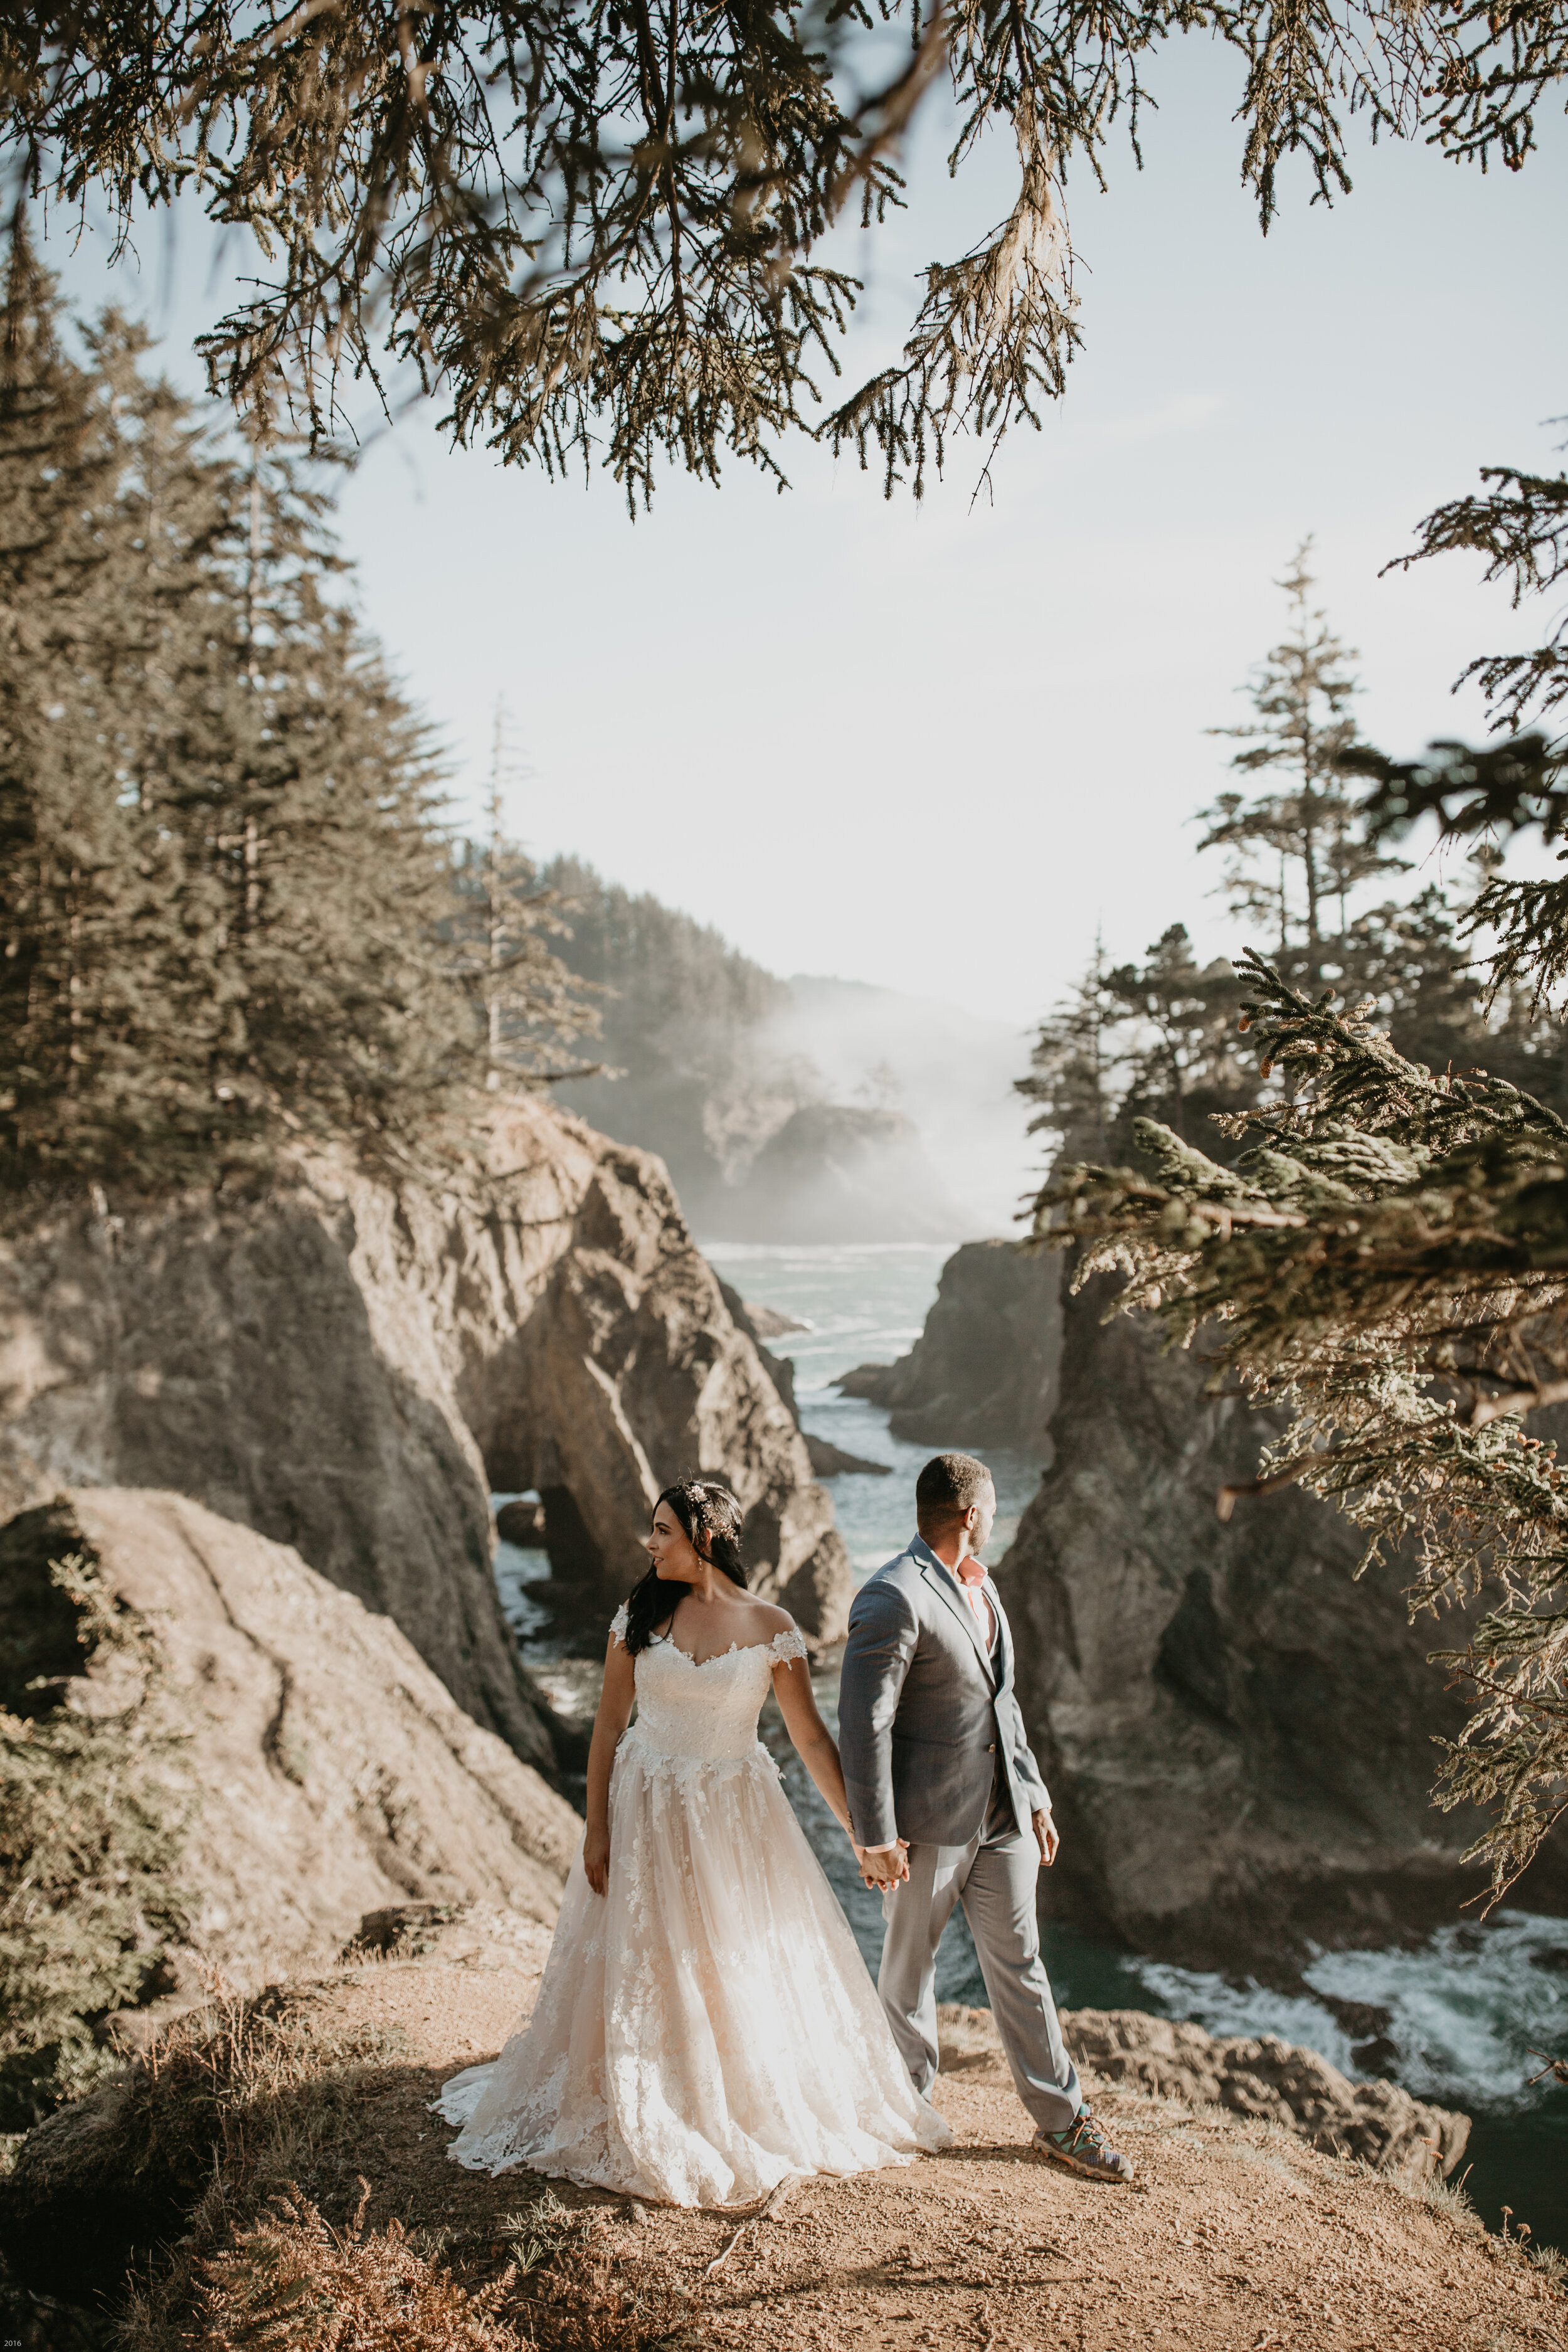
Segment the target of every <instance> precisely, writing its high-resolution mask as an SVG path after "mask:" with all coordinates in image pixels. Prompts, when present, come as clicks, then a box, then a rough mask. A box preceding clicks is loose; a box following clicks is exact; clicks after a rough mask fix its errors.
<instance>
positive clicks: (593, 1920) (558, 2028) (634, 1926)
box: [436, 1608, 951, 2205]
mask: <svg viewBox="0 0 1568 2352" xmlns="http://www.w3.org/2000/svg"><path fill="white" fill-rule="evenodd" d="M613 1631H614V1632H615V1633H616V1636H617V1637H619V1636H620V1635H622V1634H624V1633H625V1631H626V1611H625V1609H624V1608H623V1609H622V1610H621V1611H620V1612H619V1613H618V1614H617V1616H616V1621H615V1625H614V1627H613ZM804 1656H805V1643H804V1642H803V1641H802V1639H801V1637H800V1635H799V1634H798V1633H795V1631H794V1630H793V1629H792V1630H790V1631H788V1632H786V1633H781V1634H779V1635H778V1636H777V1637H776V1639H775V1640H774V1641H773V1643H771V1644H770V1645H768V1646H765V1647H764V1646H763V1644H761V1643H756V1644H753V1645H752V1646H750V1647H747V1648H745V1649H741V1648H738V1647H731V1649H730V1650H729V1651H728V1652H727V1653H726V1654H724V1655H722V1656H720V1657H713V1658H706V1659H704V1660H703V1661H702V1663H701V1664H697V1663H696V1661H695V1660H693V1659H691V1658H689V1657H688V1656H687V1654H686V1653H685V1652H684V1651H683V1650H681V1649H679V1648H678V1647H677V1645H676V1643H674V1642H673V1641H671V1640H669V1639H668V1637H666V1638H665V1639H664V1640H662V1641H658V1642H655V1643H652V1644H651V1645H650V1646H649V1647H648V1648H647V1649H645V1650H643V1651H642V1652H641V1653H640V1654H638V1657H637V1667H636V1677H637V1717H636V1719H635V1721H634V1722H633V1724H632V1727H631V1728H630V1730H629V1731H627V1733H626V1736H625V1738H623V1739H622V1741H621V1744H620V1747H619V1748H618V1749H617V1751H616V1761H615V1766H614V1769H613V1770H612V1772H611V1776H610V1872H609V1892H608V1894H607V1895H605V1896H603V1897H601V1896H599V1895H595V1893H594V1891H593V1889H592V1888H591V1887H590V1885H588V1882H587V1879H586V1878H585V1877H584V1872H583V1858H582V1854H581V1853H578V1855H577V1857H576V1859H575V1860H574V1863H573V1864H572V1868H571V1873H570V1874H569V1876H568V1878H567V1881H566V1892H565V1895H564V1898H563V1902H562V1906H561V1916H560V1919H559V1921H558V1922H557V1925H556V1929H555V1940H554V1942H553V1944H552V1946H551V1950H550V1958H549V1961H548V1962H547V1964H546V1967H545V1970H544V1979H543V1982H542V1985H541V1986H540V1989H539V1999H538V2001H537V2003H536V2005H535V2007H534V2011H533V2015H532V2018H531V2021H530V2022H529V2024H528V2025H527V2026H526V2027H525V2028H524V2029H523V2030H522V2031H521V2032H519V2033H517V2034H514V2035H513V2037H512V2039H511V2040H510V2042H508V2043H507V2045H506V2048H505V2049H504V2050H503V2051H502V2052H501V2054H500V2057H499V2058H498V2059H496V2060H495V2062H494V2063H492V2064H490V2065H488V2066H470V2067H468V2069H467V2071H466V2072H465V2073H463V2074H457V2075H454V2076H453V2078H452V2080H451V2081H450V2082H449V2083H447V2084H446V2086H445V2087H444V2089H443V2090H442V2092H441V2095H440V2096H439V2098H438V2099H437V2103H436V2104H437V2108H438V2110H439V2112H440V2113H441V2114H442V2115H443V2116H445V2117H446V2118H447V2122H448V2123H455V2124H461V2125H462V2126H463V2128H462V2131H461V2132H460V2134H459V2136H458V2138H457V2139H456V2140H455V2141H454V2143H453V2145H452V2147H451V2148H450V2149H449V2151H448V2153H449V2154H450V2155H451V2156H453V2157H454V2158H456V2159H457V2161H458V2163H459V2164H465V2165H468V2166H469V2167H470V2168H472V2169H474V2170H476V2171H481V2172H500V2171H503V2170H504V2169H505V2168H507V2167H508V2166H510V2165H517V2164H526V2165H530V2166H531V2167H532V2168H533V2169H534V2170H535V2171H538V2172H543V2173H547V2174H550V2175H552V2176H553V2177H556V2178H559V2177H561V2176H565V2177H566V2178H568V2179H573V2180H577V2181H581V2182H584V2184H586V2185H588V2186H592V2187H596V2188H603V2189H618V2190H620V2191H621V2192H622V2193H624V2194H626V2195H631V2196H636V2197H645V2198H649V2199H654V2200H660V2201H663V2202H667V2203H669V2204H673V2205H742V2204H747V2203H750V2202H751V2201H752V2200H754V2199H756V2198H759V2197H762V2196H764V2195H766V2193H767V2192H768V2191H769V2190H770V2189H774V2188H776V2187H777V2185H778V2183H779V2182H780V2181H781V2180H783V2179H785V2178H786V2176H788V2175H789V2174H791V2173H815V2172H826V2173H839V2174H843V2173H851V2172H863V2171H866V2170H868V2169H870V2168H873V2167H875V2166H879V2165H886V2164H900V2163H907V2162H908V2161H909V2160H910V2157H911V2155H912V2153H913V2152H914V2151H915V2150H916V2149H917V2148H921V2147H942V2146H943V2145H944V2144H945V2143H946V2142H947V2140H948V2139H949V2138H950V2137H951V2135H950V2134H949V2132H948V2129H947V2126H946V2125H945V2124H944V2123H943V2122H942V2117H941V2116H939V2115H938V2114H937V2113H936V2110H935V2109H934V2108H933V2107H931V2106H930V2105H927V2103H926V2101H925V2100H924V2099H922V2098H921V2097H920V2096H919V2095H918V2094H917V2093H916V2091H915V2090H914V2088H913V2086H912V2085H911V2084H910V2078H909V2074H908V2072H907V2070H906V2069H905V2067H904V2064H903V2063H902V2061H901V2060H900V2056H899V2053H898V2051H897V2049H896V2047H895V2045H894V2042H893V2037H892V2035H891V2033H890V2032H889V2029H888V2024H887V2021H886V2019H885V2018H884V2016H883V2014H882V2008H881V2003H880V2002H879V2000H878V1998H877V1994H876V1991H875V1990H874V1989H873V1987H872V1984H871V1980H870V1978H869V1977H868V1975H867V1973H866V1967H865V1963H864V1961H863V1960H862V1959H861V1958H860V1955H859V1952H858V1950H857V1948H856V1945H855V1939H854V1937H852V1936H851V1934H850V1932H849V1927H848V1923H847V1920H846V1919H845V1916H844V1914H843V1912H842V1910H841V1909H840V1908H839V1906H838V1901H837V1897H836V1895H834V1893H833V1890H832V1888H831V1887H830V1886H829V1885H828V1883H827V1880H826V1876H825V1875H824V1874H823V1870H822V1866H821V1864H819V1863H818V1861H817V1859H816V1855H815V1854H814V1853H812V1851H811V1848H810V1846H809V1845H808V1844H807V1843H806V1841H805V1834H804V1832H802V1830H801V1827H800V1824H799V1822H797V1821H796V1820H795V1813H794V1811H793V1810H792V1808H791V1806H790V1802H789V1800H788V1798H787V1797H786V1796H785V1794H784V1790H783V1787H782V1786H781V1784H780V1780H779V1773H778V1767H777V1765H776V1764H775V1763H774V1762H773V1759H772V1757H771V1756H770V1755H769V1754H768V1752H767V1750H766V1748H764V1747H763V1744H762V1742H761V1740H760V1739H759V1738H757V1716H758V1713H759V1711H760V1710H761V1707H762V1704H763V1700H764V1699H765V1698H766V1696H767V1695H768V1689H769V1685H770V1680H771V1676H772V1672H773V1666H774V1665H775V1664H778V1663H779V1662H780V1661H781V1660H784V1659H786V1658H797V1657H804Z"/></svg>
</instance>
